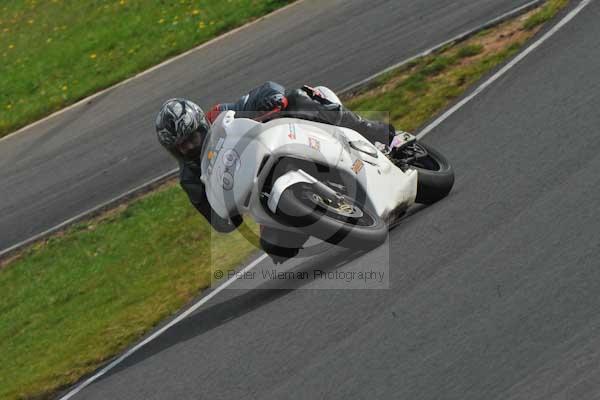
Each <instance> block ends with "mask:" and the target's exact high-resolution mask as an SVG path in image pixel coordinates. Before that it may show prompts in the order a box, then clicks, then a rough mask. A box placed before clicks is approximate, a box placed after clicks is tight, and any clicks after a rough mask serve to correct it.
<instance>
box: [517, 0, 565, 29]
mask: <svg viewBox="0 0 600 400" xmlns="http://www.w3.org/2000/svg"><path fill="white" fill-rule="evenodd" d="M568 1H569V0H549V1H548V2H546V4H545V5H544V7H542V9H541V10H539V11H538V12H537V13H535V14H533V15H532V16H530V17H529V18H528V19H527V20H526V21H525V23H524V24H523V27H524V28H525V29H533V28H535V27H537V26H539V25H541V24H543V23H544V22H546V21H548V20H549V19H551V18H553V17H554V16H555V15H556V13H558V12H559V11H560V10H561V9H562V8H564V7H565V6H566V5H567V3H568Z"/></svg>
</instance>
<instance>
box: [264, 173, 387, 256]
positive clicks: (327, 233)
mask: <svg viewBox="0 0 600 400" xmlns="http://www.w3.org/2000/svg"><path fill="white" fill-rule="evenodd" d="M315 195H316V193H315V192H314V191H313V190H312V188H311V185H309V184H303V183H299V184H296V185H292V186H290V187H289V188H287V189H286V190H285V191H284V192H283V193H282V194H281V197H280V199H279V203H278V205H277V212H276V214H275V217H276V219H278V220H279V221H280V222H282V223H284V224H286V225H290V226H293V227H296V228H298V229H300V230H302V231H303V232H305V233H307V234H309V235H311V236H314V237H316V238H319V239H321V240H324V241H326V242H328V243H332V244H335V245H339V246H343V247H348V248H356V249H371V248H374V247H377V246H379V245H381V244H382V243H383V242H385V239H386V238H387V234H388V227H387V225H386V224H385V221H383V220H381V219H380V218H379V217H378V216H377V215H374V214H373V213H371V212H369V211H368V210H366V209H365V208H364V207H363V206H361V205H360V204H357V203H353V202H352V200H351V199H348V202H352V203H351V204H350V207H351V208H352V211H348V213H347V214H340V213H338V212H335V211H333V209H332V208H329V209H328V208H327V206H324V205H319V203H318V201H316V200H315V198H314V196H315ZM316 196H317V197H318V195H316Z"/></svg>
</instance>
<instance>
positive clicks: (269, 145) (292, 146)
mask: <svg viewBox="0 0 600 400" xmlns="http://www.w3.org/2000/svg"><path fill="white" fill-rule="evenodd" d="M338 101H339V100H338ZM234 115H235V112H234V111H227V112H223V113H221V115H219V117H218V118H217V119H216V121H215V122H214V124H213V127H212V132H211V135H210V137H209V138H207V140H206V143H205V146H204V151H203V155H202V180H203V182H204V184H205V186H206V194H207V198H208V201H209V202H210V205H211V206H212V208H213V209H214V210H215V212H216V213H217V214H218V215H219V216H221V217H222V218H229V216H230V215H234V214H239V215H242V214H245V213H249V214H250V215H252V217H253V218H254V219H255V220H256V221H257V222H258V223H260V224H264V225H269V226H274V227H278V228H280V229H281V228H287V227H283V226H281V225H280V224H279V223H278V222H276V221H274V220H273V219H272V218H271V217H270V215H269V212H268V211H267V210H265V206H264V204H263V203H261V196H265V194H263V193H261V187H259V186H260V183H261V178H263V177H264V176H265V175H266V174H268V172H269V171H270V169H271V168H272V166H273V165H274V164H275V162H276V161H277V159H279V158H280V157H284V156H291V157H294V158H300V159H304V160H310V161H314V162H317V163H319V164H321V165H328V166H330V167H333V168H337V169H339V170H342V171H345V172H346V174H345V176H346V177H352V179H354V181H355V184H358V185H360V186H361V187H362V188H364V192H365V193H366V198H365V199H364V201H362V203H364V204H363V205H364V206H365V207H367V208H368V209H370V210H371V211H373V212H374V213H375V214H376V215H378V216H379V217H381V218H383V219H385V220H387V219H388V217H390V215H391V214H392V213H395V212H398V211H402V210H404V209H406V208H407V207H408V206H410V205H411V204H413V203H414V200H415V197H416V192H417V172H416V171H414V170H407V171H406V172H403V171H402V170H401V169H399V168H398V167H396V166H395V165H394V164H393V163H392V162H391V161H390V160H389V159H388V158H387V157H386V156H385V155H384V154H383V153H381V152H380V151H379V150H377V148H375V146H373V145H372V144H370V143H369V142H368V141H367V140H366V139H365V138H364V137H363V136H361V135H360V134H359V133H357V132H355V131H353V130H350V129H346V128H341V127H337V126H332V125H328V124H322V123H317V122H312V121H307V120H301V119H294V118H280V119H274V120H272V121H270V122H267V123H260V122H256V121H254V120H251V119H246V118H234ZM350 142H354V144H355V145H356V144H357V142H361V143H359V144H358V146H357V147H360V148H362V149H363V150H367V152H364V151H359V150H357V149H355V148H354V146H353V145H351V144H350ZM368 153H371V154H368ZM375 155H376V156H375ZM261 164H262V165H261ZM259 169H260V172H259ZM262 180H263V181H264V178H263V179H262ZM314 180H315V178H314V177H312V176H310V175H308V174H307V173H306V172H304V171H299V172H294V171H292V172H289V173H287V174H285V175H283V176H281V177H279V178H278V179H277V180H276V181H275V183H274V184H273V189H272V191H271V193H268V194H266V196H268V208H269V209H270V210H271V211H275V210H276V206H277V201H278V200H279V195H280V194H281V192H283V190H285V189H286V188H287V187H289V186H291V185H293V184H295V183H297V182H300V181H304V182H312V181H314ZM288 229H289V228H288Z"/></svg>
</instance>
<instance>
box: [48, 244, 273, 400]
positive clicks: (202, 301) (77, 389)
mask: <svg viewBox="0 0 600 400" xmlns="http://www.w3.org/2000/svg"><path fill="white" fill-rule="evenodd" d="M265 258H267V255H266V254H263V255H261V256H260V257H258V258H257V259H256V260H254V261H252V262H251V263H250V264H248V265H247V266H246V267H245V268H244V269H242V270H241V271H240V273H239V274H238V275H236V276H232V277H231V278H229V279H228V280H227V281H225V282H224V283H223V284H221V285H219V286H218V287H217V288H216V289H214V290H213V291H212V292H210V293H209V294H207V295H206V296H204V297H202V298H201V299H200V300H198V301H197V302H196V303H194V305H192V306H191V307H190V308H188V309H187V310H185V311H184V312H182V313H181V314H180V315H178V316H177V317H176V318H175V319H173V320H172V321H170V322H169V323H168V324H166V325H165V326H163V327H162V328H160V329H159V330H157V331H156V332H154V333H153V334H152V335H150V336H148V337H147V338H146V339H144V340H142V341H141V342H140V343H138V344H136V345H135V346H133V347H132V348H131V349H129V350H127V351H126V352H125V353H123V354H121V355H120V356H119V357H118V358H116V359H114V360H113V361H111V362H110V364H108V365H106V366H105V367H104V368H102V369H101V370H100V371H98V372H96V373H95V374H94V375H92V376H90V377H89V378H88V379H86V380H85V381H83V382H81V383H80V384H78V385H77V386H75V388H74V389H72V390H71V391H70V392H69V393H67V394H66V395H64V396H63V397H61V398H60V400H67V399H70V398H72V397H73V396H75V395H76V394H77V393H79V392H81V391H82V390H83V389H84V388H86V387H87V386H89V385H90V384H91V383H93V382H94V381H96V380H97V379H98V378H100V377H101V376H102V375H104V374H106V373H107V372H108V371H110V370H111V369H113V368H114V367H116V366H117V365H119V364H120V363H122V362H123V360H125V359H126V358H127V357H129V356H130V355H132V354H133V353H135V352H136V351H138V350H139V349H141V348H142V347H144V346H145V345H146V344H148V343H150V342H151V341H153V340H154V339H156V338H157V337H159V336H160V335H162V334H163V333H164V332H165V331H167V330H168V329H169V328H171V327H172V326H174V325H176V324H178V323H179V322H180V321H182V320H184V319H185V318H187V317H188V316H190V315H191V314H192V313H193V312H194V311H196V310H197V309H198V308H200V307H201V306H202V305H204V304H205V303H206V302H208V301H209V300H210V299H212V298H213V297H215V296H216V295H217V294H219V293H220V292H221V291H223V290H224V289H226V288H227V287H228V286H229V285H231V284H232V283H233V282H235V281H236V279H237V276H240V275H243V274H244V273H246V272H248V271H250V270H251V269H252V268H254V267H255V266H257V265H258V264H260V263H261V262H262V261H263V260H264V259H265Z"/></svg>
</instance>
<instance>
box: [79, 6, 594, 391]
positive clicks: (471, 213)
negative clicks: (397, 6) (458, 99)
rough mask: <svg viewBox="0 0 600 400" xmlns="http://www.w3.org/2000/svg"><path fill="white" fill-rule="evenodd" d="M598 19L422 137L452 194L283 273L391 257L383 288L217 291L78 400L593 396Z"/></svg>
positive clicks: (589, 15)
mask: <svg viewBox="0 0 600 400" xmlns="http://www.w3.org/2000/svg"><path fill="white" fill-rule="evenodd" d="M599 15H600V3H599V2H598V1H593V2H592V3H591V4H590V5H589V6H588V7H587V8H586V9H585V10H584V11H583V12H582V13H581V14H579V15H578V16H577V17H576V18H575V19H574V20H573V21H572V22H571V23H569V24H567V25H566V26H565V27H564V28H563V29H562V30H561V31H559V32H558V33H557V34H556V35H554V36H553V37H552V38H550V40H548V41H547V42H545V43H544V44H542V45H541V46H540V47H539V48H537V49H536V50H535V51H534V52H533V53H531V54H530V55H529V56H528V57H527V58H526V59H524V60H523V61H522V62H521V63H519V64H517V65H516V66H515V67H514V68H513V69H512V70H510V71H509V72H508V73H507V74H506V75H504V76H503V77H502V78H501V79H499V80H498V81H496V82H495V83H494V84H493V85H491V86H490V87H488V88H487V89H486V90H485V91H484V92H483V93H481V94H480V95H479V96H478V97H477V98H476V99H475V100H473V101H472V102H470V103H468V104H467V105H465V106H464V107H463V108H461V109H460V110H459V111H458V112H456V113H455V114H454V115H452V116H451V117H449V118H448V119H447V120H446V121H445V122H444V123H443V124H441V125H440V126H438V127H437V128H436V129H435V130H434V131H432V132H431V133H430V134H429V135H428V136H427V137H426V138H425V139H424V140H425V141H426V142H427V143H429V144H431V145H433V146H435V147H436V148H438V149H440V150H441V151H442V152H443V153H444V154H445V155H446V156H447V157H448V158H449V159H450V160H451V161H452V163H453V165H454V167H455V169H456V184H455V188H454V190H453V192H452V193H451V194H450V196H449V197H448V198H446V199H444V200H442V201H441V202H439V203H437V204H434V205H432V206H429V207H420V208H418V209H416V210H415V211H414V212H413V213H412V214H411V215H410V216H408V217H407V218H405V219H404V220H403V221H402V223H401V224H400V225H399V226H398V227H397V228H396V229H394V230H392V231H391V234H390V245H389V246H388V247H385V246H384V247H382V248H379V249H377V250H376V251H374V252H372V253H368V254H356V253H352V252H350V251H344V250H331V251H330V252H329V253H327V254H325V255H322V256H320V257H316V258H309V259H303V260H299V261H295V262H292V263H290V264H284V266H283V267H279V269H280V270H281V271H290V270H292V271H312V270H313V269H314V268H321V269H323V270H328V271H338V272H352V271H360V270H364V269H365V266H369V265H375V264H379V263H381V262H382V260H383V261H385V259H386V258H388V257H389V259H390V262H391V267H390V273H391V275H390V288H389V289H382V290H339V289H338V290H325V288H326V287H328V285H330V284H331V282H328V281H327V280H325V279H317V280H310V281H301V282H299V281H292V280H288V281H286V282H283V283H282V282H278V281H272V282H267V283H260V284H258V285H257V286H256V288H255V289H254V290H247V289H240V288H238V289H235V290H225V291H224V292H222V294H221V295H219V296H218V297H216V298H215V299H214V300H213V301H212V302H211V303H208V304H206V305H205V306H203V307H202V308H201V309H199V310H198V311H197V312H196V313H195V314H194V315H193V316H191V317H190V318H188V319H186V320H184V321H182V322H181V323H180V324H178V325H176V326H175V327H173V328H172V329H170V330H169V331H167V332H166V333H165V334H164V335H162V336H160V337H159V338H158V339H156V340H154V341H153V342H151V343H150V344H148V345H147V346H146V347H144V348H142V349H141V350H140V351H138V352H137V353H135V354H134V355H133V356H131V357H130V358H129V359H127V360H126V361H125V362H123V363H122V364H121V365H119V366H118V367H117V368H115V369H113V370H111V371H110V372H109V373H108V374H107V375H106V376H104V377H103V378H102V379H100V380H99V381H97V382H95V383H93V384H92V385H91V386H89V387H88V388H86V389H84V390H83V391H82V392H81V393H80V394H79V395H78V396H76V397H75V398H82V399H107V398H110V399H201V398H210V399H232V398H248V399H255V398H256V399H270V398H273V399H281V398H298V399H307V398H309V399H313V398H327V399H337V398H339V399H347V398H381V399H390V398H394V399H411V400H413V399H457V400H458V399H460V400H464V399H503V400H505V399H527V400H533V399H544V400H545V399H578V400H579V399H598V398H599V397H600V353H599V352H600V312H599V310H600V298H599V297H598V293H600V269H599V268H598V260H599V259H600V229H598V227H599V226H600V214H599V213H598V211H597V205H598V204H599V203H600V175H599V174H598V172H597V171H598V170H599V169H600V157H599V156H598V154H600V135H598V126H599V125H600V114H599V113H598V112H597V110H598V106H599V103H600V82H599V81H598V79H597V77H598V76H600V64H599V63H598V62H597V60H598V59H599V58H600V25H599V24H598V23H597V21H598V16H599ZM259 268H265V269H270V268H271V266H270V265H269V264H268V263H266V262H265V263H264V265H261V266H260V267H259ZM239 284H240V285H241V284H247V283H246V282H242V281H240V282H239ZM278 287H286V288H288V289H285V290H278V289H276V288H278Z"/></svg>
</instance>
